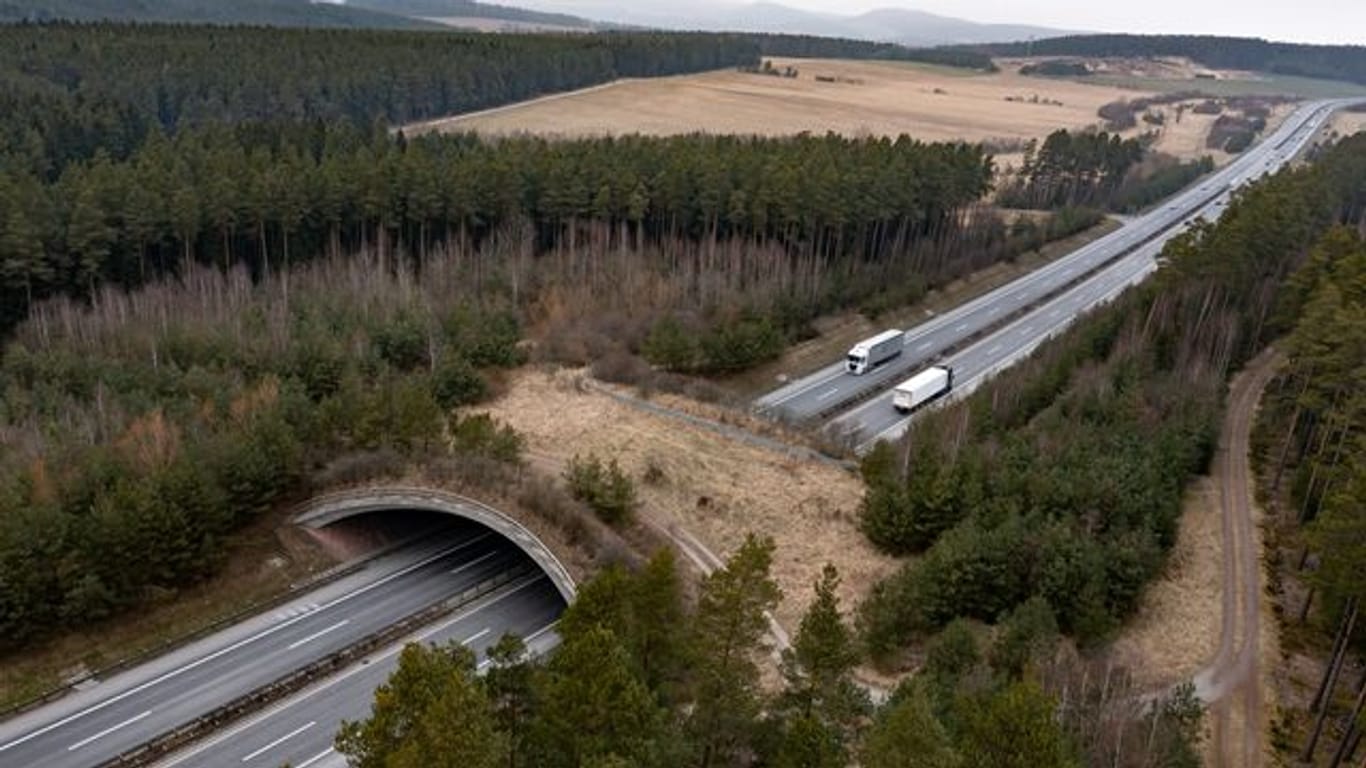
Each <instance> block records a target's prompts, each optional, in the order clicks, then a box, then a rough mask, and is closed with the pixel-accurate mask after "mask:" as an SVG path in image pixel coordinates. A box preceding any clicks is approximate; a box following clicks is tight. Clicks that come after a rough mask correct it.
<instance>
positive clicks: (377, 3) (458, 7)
mask: <svg viewBox="0 0 1366 768" xmlns="http://www.w3.org/2000/svg"><path fill="white" fill-rule="evenodd" d="M346 5H347V7H350V8H365V9H368V10H372V11H380V12H382V13H390V14H395V15H399V16H410V17H413V18H419V19H449V18H472V19H497V20H499V21H515V22H519V23H522V24H540V25H545V26H548V27H568V28H573V29H592V28H593V27H594V26H595V25H594V23H593V22H591V21H589V20H588V19H584V18H580V17H578V16H571V15H569V14H567V13H545V12H543V11H532V10H528V9H526V8H513V7H511V6H506V5H496V4H492V3H477V2H473V0H346Z"/></svg>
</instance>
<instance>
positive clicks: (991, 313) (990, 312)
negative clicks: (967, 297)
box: [987, 307, 1000, 315]
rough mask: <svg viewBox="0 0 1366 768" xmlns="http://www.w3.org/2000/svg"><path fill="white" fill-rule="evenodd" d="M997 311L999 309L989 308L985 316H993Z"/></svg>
mask: <svg viewBox="0 0 1366 768" xmlns="http://www.w3.org/2000/svg"><path fill="white" fill-rule="evenodd" d="M998 309H1000V307H989V308H988V309H987V314H988V315H994V314H996V311H997V310H998Z"/></svg>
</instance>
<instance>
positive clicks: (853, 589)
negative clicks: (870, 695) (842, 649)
mask: <svg viewBox="0 0 1366 768" xmlns="http://www.w3.org/2000/svg"><path fill="white" fill-rule="evenodd" d="M584 375H585V374H584V373H583V372H581V371H572V370H562V371H559V372H557V373H545V372H542V371H537V370H527V371H521V372H518V373H516V374H514V375H513V376H512V377H511V378H512V382H511V385H510V389H509V391H508V393H507V394H506V395H504V396H503V397H500V398H499V399H497V400H496V401H494V402H492V403H490V404H489V405H488V406H487V408H486V409H483V410H486V411H487V412H488V413H490V414H491V415H493V416H494V418H496V419H497V420H498V421H501V422H503V423H506V424H508V425H510V426H511V427H513V428H514V429H516V430H517V431H518V432H519V433H521V434H522V435H524V436H525V437H526V441H527V448H526V455H527V459H528V460H529V462H530V463H531V464H532V465H533V466H535V467H536V468H538V469H540V470H542V471H544V472H545V473H546V474H548V475H551V476H558V475H559V474H561V473H562V472H563V469H564V466H565V464H566V463H567V462H568V461H569V460H570V459H571V458H573V457H574V456H575V455H580V456H587V455H589V454H594V455H597V456H599V457H601V458H602V459H604V460H610V459H616V460H617V461H618V462H619V463H620V464H621V467H622V469H623V470H624V471H625V472H626V473H627V474H628V475H629V476H630V477H631V478H632V479H633V480H634V481H635V486H636V489H637V492H638V493H639V496H640V501H641V506H640V509H639V511H638V515H639V516H640V518H641V519H642V520H644V521H646V522H648V523H650V524H652V525H655V526H659V527H663V528H665V529H672V528H675V527H680V528H682V529H683V530H686V531H687V532H689V533H691V534H693V535H695V536H697V537H698V538H699V539H701V540H702V542H703V543H704V544H706V545H707V546H708V548H710V549H711V550H712V551H713V552H715V553H716V554H718V555H720V556H721V557H726V556H728V555H730V554H731V553H732V552H733V551H734V549H735V548H736V547H738V546H739V545H740V544H741V543H742V542H743V541H744V539H745V535H746V534H747V533H759V534H763V535H767V536H772V537H773V539H774V541H775V543H776V544H777V545H778V547H777V556H776V557H775V559H774V563H773V577H774V580H775V581H777V583H778V585H779V586H780V587H781V588H782V590H783V600H782V602H781V603H780V604H779V606H778V609H777V611H775V618H777V620H778V622H779V624H781V625H782V626H783V627H784V628H786V629H787V630H789V631H792V630H795V629H796V627H797V624H798V621H799V619H800V617H801V613H802V610H803V609H804V608H805V606H806V603H807V601H808V599H809V597H810V593H811V585H812V584H813V583H814V582H815V581H816V579H817V578H818V577H819V576H820V572H821V568H822V567H823V566H824V565H825V564H826V563H834V564H835V566H836V567H838V568H839V571H840V574H841V576H842V577H843V582H842V584H841V588H840V590H839V592H840V597H841V599H842V601H843V602H844V604H845V605H856V604H857V603H858V602H859V600H860V599H862V597H863V596H864V595H866V594H867V592H868V590H869V589H870V588H871V587H872V585H873V584H874V583H876V582H877V581H879V580H881V579H882V578H884V577H886V576H887V575H888V574H890V573H891V572H892V571H893V570H894V569H895V567H896V564H897V562H896V560H895V559H894V558H892V557H889V556H887V555H884V554H882V553H880V552H878V551H877V550H876V549H875V548H874V547H873V546H872V544H870V543H869V542H868V540H867V538H865V537H864V536H863V534H861V533H860V532H859V529H858V506H859V502H860V500H861V499H862V497H863V489H862V483H861V482H860V480H859V478H858V476H857V475H856V474H855V473H853V472H850V471H848V470H845V469H842V468H840V467H839V466H837V465H835V464H832V463H828V462H821V461H816V460H814V459H809V458H802V457H801V456H799V455H795V454H793V455H784V454H780V453H778V452H776V451H773V450H769V449H765V448H761V447H758V446H753V445H745V444H742V443H740V442H737V441H736V440H733V439H731V438H728V437H725V436H722V435H719V434H716V433H714V432H710V431H706V430H703V429H701V428H699V427H697V426H693V425H690V424H685V423H682V422H680V421H677V420H674V419H671V418H668V417H666V416H663V415H660V414H656V413H650V412H646V411H644V410H639V409H636V408H633V407H631V406H629V405H627V404H625V403H623V402H621V401H619V400H616V399H613V398H612V397H610V396H609V395H607V394H605V393H603V392H601V391H596V390H594V389H593V388H590V387H586V386H584V382H583V377H584ZM652 402H654V403H657V404H662V405H667V407H671V408H674V409H676V410H682V411H684V412H688V413H694V412H698V411H699V409H700V410H702V411H706V410H711V411H716V409H714V408H713V409H709V408H708V407H707V406H704V405H702V404H700V403H695V402H685V401H684V400H683V398H680V397H677V396H661V397H658V398H654V399H652ZM712 415H715V414H714V413H713V414H712ZM726 416H727V417H728V418H735V417H736V414H734V413H730V412H727V414H726Z"/></svg>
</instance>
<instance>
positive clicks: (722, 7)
mask: <svg viewBox="0 0 1366 768" xmlns="http://www.w3.org/2000/svg"><path fill="white" fill-rule="evenodd" d="M514 1H515V2H517V4H518V5H521V6H525V7H528V8H535V9H537V10H541V11H553V12H558V13H569V14H574V15H577V16H583V17H587V18H591V19H600V20H603V21H610V22H615V23H618V24H629V25H635V26H642V27H658V28H662V29H697V30H708V31H722V30H729V31H739V32H768V33H776V34H791V35H818V36H821V37H845V38H852V39H857V40H873V41H878V42H892V43H900V44H903V45H909V46H932V45H963V44H979V43H995V42H1010V41H1013V40H1026V39H1029V38H1031V37H1057V36H1058V35H1064V34H1068V32H1067V31H1064V30H1059V29H1050V28H1047V27H1033V26H1026V25H1016V24H978V23H976V22H972V21H966V20H964V19H958V18H952V17H949V16H939V15H936V14H932V13H925V12H923V11H914V10H909V9H904V8H884V9H881V10H875V11H869V12H867V13H863V14H859V15H839V14H827V13H815V12H812V11H804V10H801V9H798V8H792V7H789V6H786V5H782V4H781V3H776V2H753V3H741V2H727V1H726V0H690V1H689V2H686V3H668V2H642V1H640V0H514Z"/></svg>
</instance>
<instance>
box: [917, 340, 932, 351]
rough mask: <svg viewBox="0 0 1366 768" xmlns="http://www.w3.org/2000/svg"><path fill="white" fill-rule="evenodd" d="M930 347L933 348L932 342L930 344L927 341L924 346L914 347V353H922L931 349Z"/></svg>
mask: <svg viewBox="0 0 1366 768" xmlns="http://www.w3.org/2000/svg"><path fill="white" fill-rule="evenodd" d="M932 346H934V342H932V341H927V342H925V343H924V344H921V345H920V346H918V347H916V348H915V351H916V352H924V351H925V350H927V349H929V348H930V347H932Z"/></svg>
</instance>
